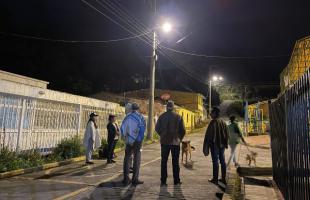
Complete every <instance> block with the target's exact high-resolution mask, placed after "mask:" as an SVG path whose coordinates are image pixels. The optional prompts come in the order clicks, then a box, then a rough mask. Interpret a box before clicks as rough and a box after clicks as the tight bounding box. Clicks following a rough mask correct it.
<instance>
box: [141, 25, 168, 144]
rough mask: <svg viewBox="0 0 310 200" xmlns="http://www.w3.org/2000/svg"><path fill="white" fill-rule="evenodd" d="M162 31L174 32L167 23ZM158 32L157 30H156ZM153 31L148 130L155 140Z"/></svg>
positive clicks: (148, 133) (154, 42) (154, 43)
mask: <svg viewBox="0 0 310 200" xmlns="http://www.w3.org/2000/svg"><path fill="white" fill-rule="evenodd" d="M161 28H162V30H163V32H165V33H168V32H170V31H171V30H172V25H171V24H170V23H169V22H165V23H164V24H163V25H162V27H161ZM155 30H156V29H155ZM155 30H154V31H153V51H152V58H151V68H150V94H149V112H148V128H147V139H152V138H153V129H154V119H153V115H154V96H155V95H154V93H155V68H156V60H157V55H156V48H157V43H156V32H155Z"/></svg>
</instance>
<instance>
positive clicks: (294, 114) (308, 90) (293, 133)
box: [269, 71, 310, 200]
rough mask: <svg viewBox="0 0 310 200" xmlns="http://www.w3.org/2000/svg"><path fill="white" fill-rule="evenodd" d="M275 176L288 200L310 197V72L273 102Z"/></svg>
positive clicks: (272, 135)
mask: <svg viewBox="0 0 310 200" xmlns="http://www.w3.org/2000/svg"><path fill="white" fill-rule="evenodd" d="M269 109H270V123H271V124H270V125H271V147H272V164H273V176H274V180H275V181H276V183H277V185H278V187H279V189H280V190H281V192H282V194H283V195H284V197H285V199H307V200H308V199H310V132H309V131H310V130H309V126H310V111H309V110H310V73H309V71H308V72H307V73H305V74H304V75H303V76H302V77H301V78H300V79H299V80H298V81H297V82H296V83H295V84H294V86H293V87H292V88H290V89H289V90H287V91H286V92H285V93H284V94H282V96H280V97H279V98H278V99H277V100H276V101H274V102H272V103H270V104H269Z"/></svg>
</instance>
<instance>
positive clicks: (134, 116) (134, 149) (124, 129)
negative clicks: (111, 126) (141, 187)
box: [121, 103, 146, 185]
mask: <svg viewBox="0 0 310 200" xmlns="http://www.w3.org/2000/svg"><path fill="white" fill-rule="evenodd" d="M138 111H139V105H138V104H137V103H133V104H132V112H131V113H130V114H128V115H127V116H126V117H125V119H124V120H123V123H122V125H121V135H122V138H124V140H125V144H126V148H125V158H124V166H123V167H124V169H123V170H124V179H123V184H125V185H128V184H129V168H130V164H129V163H130V159H131V155H132V153H133V157H134V161H133V175H132V184H133V185H138V184H143V181H140V180H139V171H140V162H141V147H142V142H143V139H144V132H145V127H146V125H145V120H144V117H143V116H142V115H141V114H140V113H139V112H138Z"/></svg>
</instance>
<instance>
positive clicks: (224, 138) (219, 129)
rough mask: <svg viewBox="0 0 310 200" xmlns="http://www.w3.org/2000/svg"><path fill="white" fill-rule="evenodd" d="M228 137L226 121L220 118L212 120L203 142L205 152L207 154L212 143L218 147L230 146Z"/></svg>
mask: <svg viewBox="0 0 310 200" xmlns="http://www.w3.org/2000/svg"><path fill="white" fill-rule="evenodd" d="M228 137H229V134H228V128H227V125H226V123H225V122H224V121H223V120H222V119H220V118H217V119H213V120H211V122H210V123H209V126H208V128H207V131H206V135H205V139H204V142H203V151H204V154H205V155H206V154H207V152H208V149H209V147H210V145H211V144H215V145H216V146H217V147H218V148H228Z"/></svg>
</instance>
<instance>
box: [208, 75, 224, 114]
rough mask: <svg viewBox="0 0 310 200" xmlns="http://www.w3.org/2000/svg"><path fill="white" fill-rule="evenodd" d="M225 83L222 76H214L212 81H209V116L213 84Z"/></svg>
mask: <svg viewBox="0 0 310 200" xmlns="http://www.w3.org/2000/svg"><path fill="white" fill-rule="evenodd" d="M218 81H223V77H222V76H216V75H215V76H213V77H212V79H210V80H209V114H210V113H211V109H212V106H211V93H212V82H218Z"/></svg>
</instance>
